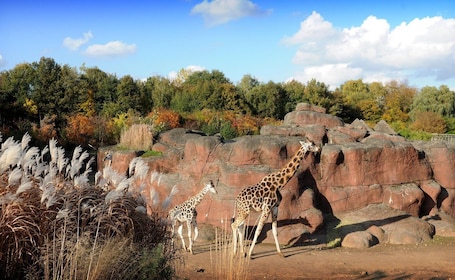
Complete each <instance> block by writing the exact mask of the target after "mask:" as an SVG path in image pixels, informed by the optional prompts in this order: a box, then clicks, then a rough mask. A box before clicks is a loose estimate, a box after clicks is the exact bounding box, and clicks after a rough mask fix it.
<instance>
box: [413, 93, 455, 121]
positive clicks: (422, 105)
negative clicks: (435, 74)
mask: <svg viewBox="0 0 455 280" xmlns="http://www.w3.org/2000/svg"><path fill="white" fill-rule="evenodd" d="M427 111H429V112H435V113H437V114H439V115H441V116H442V117H446V118H451V117H455V91H451V90H450V89H449V88H448V87H447V86H445V85H441V86H440V87H439V88H436V87H430V86H426V87H423V88H422V89H421V90H420V92H419V94H417V96H416V97H415V98H414V100H413V103H412V115H413V116H415V115H416V114H418V113H420V112H427Z"/></svg>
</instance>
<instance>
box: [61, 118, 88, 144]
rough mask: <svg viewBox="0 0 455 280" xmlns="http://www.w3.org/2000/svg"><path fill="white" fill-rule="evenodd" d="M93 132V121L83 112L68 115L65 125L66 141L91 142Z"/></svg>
mask: <svg viewBox="0 0 455 280" xmlns="http://www.w3.org/2000/svg"><path fill="white" fill-rule="evenodd" d="M94 132H95V126H94V122H93V121H92V120H91V118H90V117H88V116H87V115H85V114H76V115H73V116H69V117H68V126H67V127H66V138H67V141H69V142H70V143H73V144H76V145H77V144H82V145H87V144H89V143H91V144H93V141H91V139H93V137H94Z"/></svg>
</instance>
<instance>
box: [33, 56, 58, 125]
mask: <svg viewBox="0 0 455 280" xmlns="http://www.w3.org/2000/svg"><path fill="white" fill-rule="evenodd" d="M32 67H33V69H34V70H35V75H34V78H35V79H34V81H33V84H32V90H31V99H32V100H33V101H34V102H35V104H36V105H37V106H38V115H39V118H40V119H42V118H43V117H44V116H45V115H56V116H60V115H61V114H60V108H59V107H58V104H59V99H60V98H61V97H62V96H63V95H64V89H63V88H62V85H61V84H60V83H59V80H60V78H61V71H62V69H61V66H60V65H58V64H57V63H56V62H55V60H54V59H52V58H45V57H42V58H41V59H40V61H39V62H33V63H32Z"/></svg>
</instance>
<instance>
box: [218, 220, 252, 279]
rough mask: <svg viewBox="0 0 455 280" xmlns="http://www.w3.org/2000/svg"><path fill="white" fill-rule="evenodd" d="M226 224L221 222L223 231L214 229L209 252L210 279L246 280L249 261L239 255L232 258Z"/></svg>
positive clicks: (228, 227) (232, 253) (232, 252)
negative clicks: (212, 242)
mask: <svg viewBox="0 0 455 280" xmlns="http://www.w3.org/2000/svg"><path fill="white" fill-rule="evenodd" d="M223 221H224V220H223ZM226 221H227V220H226ZM228 224H229V223H225V222H223V225H224V228H223V229H219V228H216V229H215V244H214V245H213V246H212V247H211V250H210V263H211V265H212V271H213V274H212V279H226V280H240V279H248V277H247V276H248V275H247V267H248V265H249V263H250V259H249V258H245V257H243V256H241V255H240V254H237V255H235V256H234V250H233V247H232V242H231V239H232V237H231V235H230V234H229V232H230V231H231V229H230V225H228Z"/></svg>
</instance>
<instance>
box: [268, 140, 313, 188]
mask: <svg viewBox="0 0 455 280" xmlns="http://www.w3.org/2000/svg"><path fill="white" fill-rule="evenodd" d="M305 153H306V150H305V149H304V148H303V147H301V148H300V149H299V150H298V151H297V152H296V153H295V155H294V156H293V157H292V158H291V159H290V160H289V161H288V163H286V165H285V166H284V167H283V168H282V169H280V170H278V171H277V172H275V173H273V176H274V177H275V182H277V185H276V187H277V188H278V189H279V188H281V187H283V186H284V185H286V183H287V182H288V181H289V180H290V179H291V178H292V176H294V174H295V172H296V171H297V169H298V168H299V166H300V163H301V162H302V159H303V157H304V156H305Z"/></svg>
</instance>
